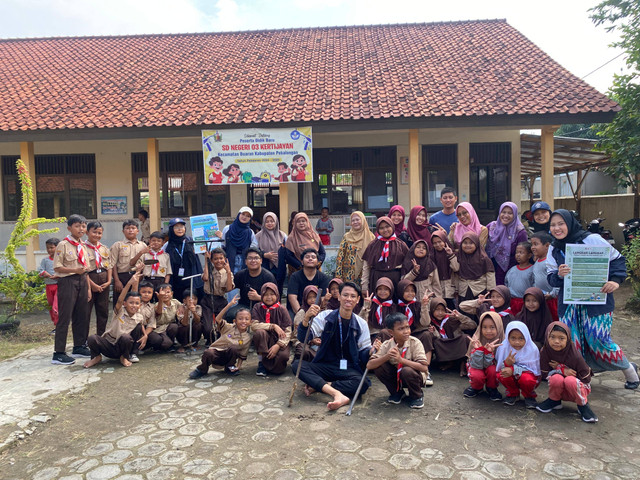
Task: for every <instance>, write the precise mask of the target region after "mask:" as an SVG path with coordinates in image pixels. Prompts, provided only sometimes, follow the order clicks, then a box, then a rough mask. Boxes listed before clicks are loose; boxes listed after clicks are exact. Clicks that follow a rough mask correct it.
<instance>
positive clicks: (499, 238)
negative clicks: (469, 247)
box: [487, 202, 524, 272]
mask: <svg viewBox="0 0 640 480" xmlns="http://www.w3.org/2000/svg"><path fill="white" fill-rule="evenodd" d="M504 207H509V208H511V210H513V221H512V222H511V223H510V224H509V225H504V224H503V223H502V222H501V221H500V213H502V210H504ZM487 228H488V229H489V241H488V242H487V254H488V255H489V257H490V258H493V259H494V260H495V261H496V263H497V264H498V265H499V266H500V268H502V270H504V271H505V272H506V271H507V270H508V269H509V260H510V257H511V245H512V244H513V242H515V241H516V235H517V234H518V232H519V231H520V230H524V225H522V222H521V221H520V217H518V207H517V206H516V204H515V203H513V202H504V203H503V204H502V205H500V211H499V212H498V218H497V219H496V220H495V221H493V222H491V223H490V224H489V225H487Z"/></svg>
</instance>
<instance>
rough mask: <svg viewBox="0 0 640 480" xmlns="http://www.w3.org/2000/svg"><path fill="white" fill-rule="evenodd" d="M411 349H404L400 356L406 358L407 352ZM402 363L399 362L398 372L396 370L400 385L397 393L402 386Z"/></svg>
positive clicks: (397, 382) (397, 381)
mask: <svg viewBox="0 0 640 480" xmlns="http://www.w3.org/2000/svg"><path fill="white" fill-rule="evenodd" d="M408 348H409V347H404V348H403V349H402V352H401V353H400V356H401V357H402V358H404V356H405V355H406V354H407V350H408ZM402 367H403V365H402V363H401V362H398V370H396V384H397V385H398V388H397V391H398V392H399V391H400V386H401V385H402V381H401V380H400V372H401V371H402Z"/></svg>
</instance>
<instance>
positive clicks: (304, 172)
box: [202, 127, 313, 185]
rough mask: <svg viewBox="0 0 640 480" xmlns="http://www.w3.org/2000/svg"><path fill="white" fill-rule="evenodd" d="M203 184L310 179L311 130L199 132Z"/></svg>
mask: <svg viewBox="0 0 640 480" xmlns="http://www.w3.org/2000/svg"><path fill="white" fill-rule="evenodd" d="M202 152H203V158H204V172H205V175H204V182H205V185H233V184H253V185H269V184H272V185H273V184H275V185H278V184H280V183H292V182H311V181H312V180H313V158H312V152H313V148H312V137H311V127H298V128H269V129H259V128H249V129H230V130H203V131H202Z"/></svg>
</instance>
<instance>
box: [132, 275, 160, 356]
mask: <svg viewBox="0 0 640 480" xmlns="http://www.w3.org/2000/svg"><path fill="white" fill-rule="evenodd" d="M138 268H140V267H138ZM138 293H139V294H140V310H138V313H139V314H140V315H141V316H142V328H143V329H144V336H143V337H142V339H141V340H140V342H139V343H138V342H136V343H135V344H134V346H133V350H132V351H131V358H130V360H131V362H132V363H137V362H139V359H138V353H140V350H144V349H145V348H147V341H148V339H149V334H150V333H151V332H153V330H154V329H155V328H156V310H155V309H156V306H155V304H153V303H151V300H152V299H153V295H154V293H155V290H154V289H153V285H151V283H150V282H147V281H146V280H143V281H141V282H140V283H139V285H138Z"/></svg>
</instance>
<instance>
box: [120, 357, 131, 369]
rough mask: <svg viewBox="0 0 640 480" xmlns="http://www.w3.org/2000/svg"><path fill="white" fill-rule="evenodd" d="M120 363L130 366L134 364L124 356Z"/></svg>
mask: <svg viewBox="0 0 640 480" xmlns="http://www.w3.org/2000/svg"><path fill="white" fill-rule="evenodd" d="M120 363H121V364H122V365H123V366H125V367H130V366H131V365H132V363H131V362H130V361H129V360H128V359H126V358H124V357H120Z"/></svg>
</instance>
